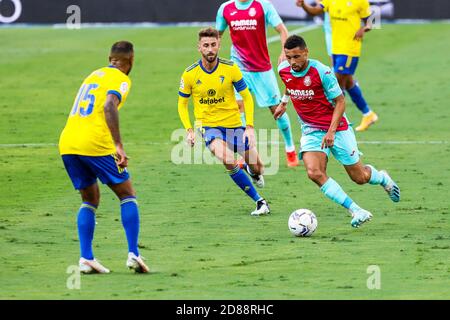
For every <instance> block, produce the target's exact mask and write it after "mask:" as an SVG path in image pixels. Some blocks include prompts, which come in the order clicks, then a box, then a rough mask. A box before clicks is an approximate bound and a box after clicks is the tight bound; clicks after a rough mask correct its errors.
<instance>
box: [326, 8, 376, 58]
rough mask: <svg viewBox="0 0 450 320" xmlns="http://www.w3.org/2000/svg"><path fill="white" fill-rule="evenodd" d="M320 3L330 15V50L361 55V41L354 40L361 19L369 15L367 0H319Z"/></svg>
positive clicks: (350, 54)
mask: <svg viewBox="0 0 450 320" xmlns="http://www.w3.org/2000/svg"><path fill="white" fill-rule="evenodd" d="M320 5H321V6H322V8H323V10H324V11H325V12H328V13H329V15H330V23H331V52H332V54H342V55H347V56H351V57H359V56H360V55H361V41H360V40H355V39H354V37H355V34H356V32H357V31H358V30H359V29H360V28H361V19H365V18H367V17H369V16H370V14H371V13H370V5H369V1H368V0H321V2H320Z"/></svg>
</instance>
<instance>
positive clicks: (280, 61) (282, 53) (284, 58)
mask: <svg viewBox="0 0 450 320" xmlns="http://www.w3.org/2000/svg"><path fill="white" fill-rule="evenodd" d="M284 60H287V58H286V54H285V53H284V50H283V51H282V52H281V54H280V56H279V57H278V65H280V63H282V62H283V61H284Z"/></svg>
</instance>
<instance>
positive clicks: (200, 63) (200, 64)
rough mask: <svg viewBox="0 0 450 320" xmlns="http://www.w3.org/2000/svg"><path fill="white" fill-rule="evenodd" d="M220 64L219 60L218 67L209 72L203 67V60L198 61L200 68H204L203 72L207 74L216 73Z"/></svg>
mask: <svg viewBox="0 0 450 320" xmlns="http://www.w3.org/2000/svg"><path fill="white" fill-rule="evenodd" d="M219 63H220V60H219V59H217V64H216V66H215V67H214V69H212V70H211V71H208V70H206V69H205V67H203V64H202V59H200V60H198V65H199V66H200V68H202V70H203V71H205V72H206V73H207V74H211V73H214V71H216V70H217V68H218V67H219Z"/></svg>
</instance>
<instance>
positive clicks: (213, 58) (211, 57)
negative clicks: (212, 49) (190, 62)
mask: <svg viewBox="0 0 450 320" xmlns="http://www.w3.org/2000/svg"><path fill="white" fill-rule="evenodd" d="M203 58H205V60H206V61H208V62H209V63H212V62H214V61H216V59H217V54H208V55H203Z"/></svg>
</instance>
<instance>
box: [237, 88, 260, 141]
mask: <svg viewBox="0 0 450 320" xmlns="http://www.w3.org/2000/svg"><path fill="white" fill-rule="evenodd" d="M242 81H244V79H242ZM238 92H239V94H240V95H241V97H242V100H243V102H244V111H245V123H246V127H245V132H244V136H243V139H244V142H245V139H246V138H247V139H248V145H249V147H250V148H253V147H254V146H255V145H256V141H255V130H254V124H253V120H254V109H255V105H254V103H253V97H252V94H251V93H250V90H248V88H247V86H246V87H245V89H244V90H242V91H238Z"/></svg>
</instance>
